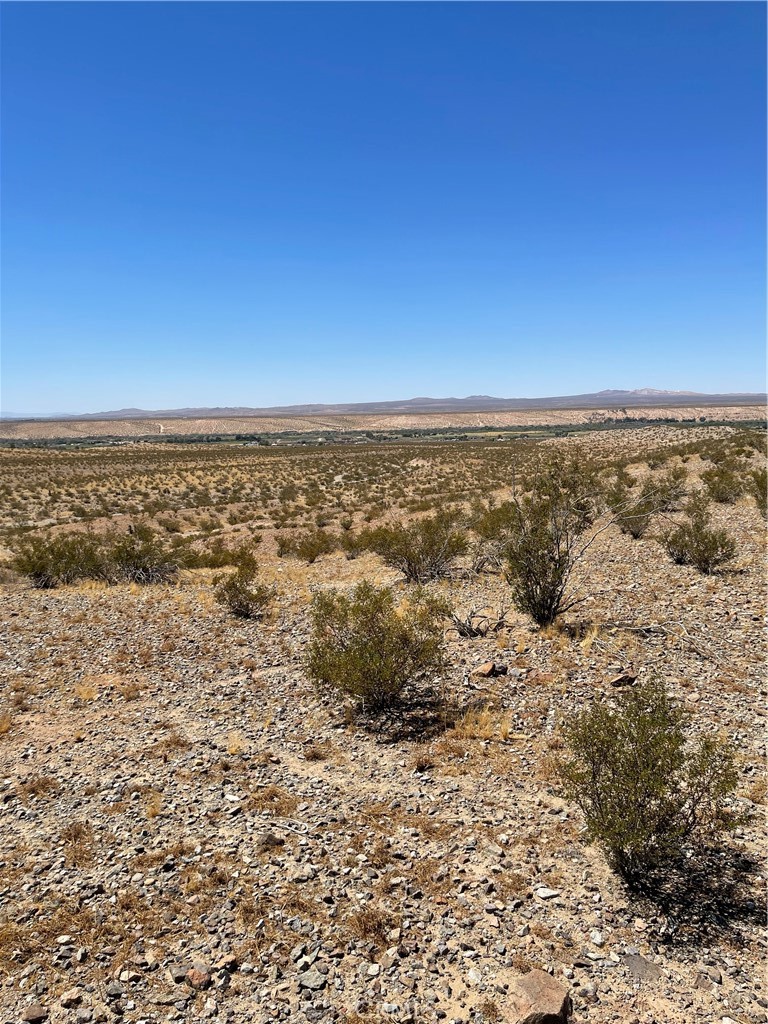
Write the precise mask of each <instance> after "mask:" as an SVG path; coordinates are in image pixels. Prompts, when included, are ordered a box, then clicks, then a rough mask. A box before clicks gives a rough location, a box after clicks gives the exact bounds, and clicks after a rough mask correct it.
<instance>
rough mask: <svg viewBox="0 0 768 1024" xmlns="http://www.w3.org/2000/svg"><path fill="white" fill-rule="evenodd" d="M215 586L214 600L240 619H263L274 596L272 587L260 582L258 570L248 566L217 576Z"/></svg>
mask: <svg viewBox="0 0 768 1024" xmlns="http://www.w3.org/2000/svg"><path fill="white" fill-rule="evenodd" d="M214 585H215V590H214V592H213V596H214V600H216V601H217V602H218V604H220V605H222V607H224V608H226V609H228V610H229V611H230V612H231V613H232V614H233V615H234V616H235V617H236V618H240V619H261V618H263V617H264V614H265V613H266V610H267V608H268V607H269V604H270V601H271V600H272V598H273V596H274V594H273V590H272V588H271V587H268V586H267V585H266V584H264V583H260V582H259V580H258V578H257V574H256V569H255V568H251V567H247V566H245V567H241V568H239V569H238V570H237V571H236V572H234V573H231V574H230V575H229V576H217V577H216V579H215V580H214Z"/></svg>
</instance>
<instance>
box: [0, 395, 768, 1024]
mask: <svg viewBox="0 0 768 1024" xmlns="http://www.w3.org/2000/svg"><path fill="white" fill-rule="evenodd" d="M680 412H681V415H682V414H683V413H684V414H685V415H686V416H688V415H690V413H691V410H688V409H686V410H680ZM747 412H749V413H750V414H753V412H754V411H753V410H747ZM668 414H669V410H665V415H668ZM701 414H702V415H707V416H710V415H711V416H713V417H717V418H718V419H721V418H723V416H724V410H702V411H701ZM498 415H499V416H502V415H503V417H504V420H505V422H508V421H509V418H510V415H511V414H498ZM547 415H548V416H549V417H551V416H552V415H554V414H547ZM563 415H566V414H563ZM568 415H573V416H581V415H586V414H582V413H573V414H568ZM745 415H746V413H745ZM749 418H751V415H750V417H749ZM389 419H390V418H387V422H388V423H389ZM429 419H430V421H432V419H433V418H432V417H430V418H429ZM549 421H551V420H548V422H549ZM185 422H186V421H185ZM564 422H567V421H564ZM574 422H583V421H578V420H575V421H574ZM162 425H163V427H165V428H166V429H169V424H168V423H167V422H164V423H163V424H162ZM9 426H10V425H8V424H5V425H4V429H6V430H7V429H8V428H9ZM29 426H30V425H24V424H19V425H18V427H19V429H20V430H21V429H26V428H27V427H29ZM33 426H34V427H35V428H38V427H39V428H41V429H44V428H46V427H48V426H49V425H47V424H34V425H33ZM68 426H71V427H72V428H73V429H74V428H76V427H77V426H78V424H70V425H68ZM87 426H88V428H94V427H97V426H98V424H93V423H89V424H87ZM129 426H130V427H131V428H133V427H136V426H137V424H135V423H131V424H129ZM105 427H108V428H109V431H110V432H113V431H114V430H115V427H116V424H115V423H112V422H111V423H108V424H106V425H105ZM174 429H175V428H174ZM215 429H216V430H217V431H220V430H221V429H222V428H221V427H220V426H218V427H216V428H215ZM233 429H234V428H233ZM237 429H238V430H239V429H241V428H240V427H238V428H237ZM259 429H260V430H265V429H271V428H266V427H264V426H263V425H260V427H259ZM277 429H282V428H277ZM301 429H304V426H302V428H301ZM366 429H368V428H367V427H366ZM19 436H21V435H19ZM553 457H556V458H558V459H566V460H568V459H573V460H576V465H577V466H579V467H580V471H581V475H582V476H583V478H584V479H587V478H589V479H592V478H594V480H595V481H597V483H598V484H599V487H600V491H599V496H598V497H599V500H598V497H596V498H595V505H594V509H592V510H591V511H590V515H589V516H587V517H586V518H585V519H584V520H583V521H582V523H581V525H580V529H582V530H583V536H584V538H585V540H586V539H589V541H590V542H589V544H588V545H586V546H585V547H584V551H583V557H581V558H580V559H579V561H578V563H577V564H576V565H575V566H574V570H573V574H572V576H571V578H570V579H569V581H568V588H567V594H568V598H569V601H568V603H571V601H573V602H576V603H573V604H572V605H571V607H570V608H569V609H568V610H566V611H564V612H563V613H562V614H559V615H557V616H556V617H555V619H554V621H553V622H552V623H551V624H549V625H536V623H535V622H534V621H533V619H532V617H531V615H530V614H528V613H526V612H525V611H523V610H521V608H520V606H519V604H516V602H515V599H514V594H513V588H512V586H511V583H510V579H511V578H512V577H511V576H510V572H511V571H512V570H511V568H510V565H511V562H510V561H509V560H510V559H511V558H512V555H510V554H509V551H510V550H511V549H510V548H509V543H510V541H509V537H508V536H507V535H506V534H504V533H503V530H502V529H501V527H498V523H499V522H502V525H503V521H504V520H503V511H502V513H499V512H498V510H499V509H502V510H505V509H508V507H509V506H508V505H507V504H505V503H508V502H509V501H510V498H511V496H512V488H513V485H514V486H515V487H516V489H517V492H516V493H519V494H523V495H531V494H535V493H536V492H535V487H536V481H537V479H538V478H537V475H536V474H537V473H538V472H539V471H540V467H541V466H545V467H546V466H547V465H550V463H551V462H552V459H553ZM552 464H554V465H560V463H559V462H556V463H552ZM562 464H563V465H568V464H569V463H567V462H565V463H562ZM765 465H766V458H765V436H764V433H763V432H762V431H755V430H744V429H741V428H739V427H738V425H734V426H708V425H706V424H704V423H701V424H697V425H695V426H683V425H680V426H674V425H655V426H647V427H638V428H637V429H622V430H616V431H606V430H601V431H599V432H594V433H590V432H584V433H583V434H580V435H578V436H574V437H570V438H565V439H550V440H545V441H541V442H534V441H530V440H521V441H509V442H505V443H496V442H491V441H489V442H486V443H480V442H474V441H467V442H463V443H434V444H430V445H423V444H421V445H420V444H416V443H414V444H405V443H402V444H401V443H392V444H389V445H376V444H371V445H365V446H344V445H341V446H338V447H334V448H327V447H325V448H324V447H317V448H309V447H307V448H291V447H286V448H273V447H267V448H256V447H250V448H236V447H231V446H229V445H227V446H215V445H208V446H202V445H200V446H193V445H178V446H169V445H161V444H158V445H146V444H144V445H127V446H125V447H119V448H96V449H89V450H76V451H61V452H57V451H48V450H38V449H31V450H19V449H16V450H11V449H3V450H0V471H1V472H0V480H2V483H0V540H1V542H2V547H1V548H0V559H2V560H3V567H2V569H1V570H0V572H1V573H2V576H0V596H1V598H2V605H3V613H2V616H0V650H1V651H2V659H3V674H4V686H3V688H2V691H0V801H1V802H2V807H3V814H2V815H1V816H0V1010H1V1012H0V1017H1V1018H2V1020H3V1021H5V1020H7V1021H9V1022H11V1021H28V1022H29V1021H46V1020H48V1021H53V1022H57V1021H58V1022H72V1024H75V1022H76V1024H87V1022H90V1021H112V1020H123V1021H127V1022H132V1024H139V1022H145V1024H150V1022H151V1024H160V1022H165V1021H174V1022H176V1021H178V1022H182V1021H197V1020H221V1021H227V1022H230V1024H240V1022H243V1024H245V1022H256V1024H272V1022H275V1021H286V1022H288V1021H290V1022H298V1024H306V1022H311V1024H316V1022H320V1021H328V1022H339V1024H343V1022H347V1024H383V1022H385V1021H390V1022H394V1024H436V1022H446V1024H470V1022H471V1024H492V1022H501V1021H504V1022H509V1024H518V1022H522V1021H528V1022H529V1024H532V1022H533V1021H543V1020H550V1021H559V1022H563V1024H564V1022H565V1021H567V1020H571V1021H573V1022H577V1024H588V1022H589V1024H592V1022H593V1024H609V1022H610V1024H632V1022H634V1024H679V1022H681V1021H691V1022H702V1024H705V1022H707V1024H709V1022H718V1024H757V1022H760V1021H765V1020H766V1016H767V1013H766V1011H767V1010H768V988H766V985H765V979H764V962H765V955H766V930H765V917H764V906H765V862H764V849H765V828H764V825H765V803H766V791H767V789H768V787H767V786H766V781H765V774H764V766H765V727H764V708H765V698H766V695H767V694H768V689H767V688H766V678H765V657H764V655H765V644H764V632H763V629H764V616H765V611H766V608H765V587H764V564H765V563H764V557H765V545H764V538H765V518H764V498H761V495H763V494H764V476H761V472H762V473H763V474H764V471H765ZM622 487H623V488H625V491H623V492H622V501H621V502H618V503H617V499H616V494H617V493H618V490H619V489H620V488H622ZM595 493H596V494H598V492H597V491H595ZM627 494H628V495H630V499H629V500H624V499H625V496H626V495H627ZM643 495H645V496H646V497H645V498H644V499H643V500H645V501H646V504H645V505H644V506H642V509H644V510H645V512H644V513H643V514H646V513H647V517H646V519H645V520H643V529H642V531H640V534H639V536H638V537H637V538H635V537H634V536H633V535H632V532H631V530H633V529H636V523H637V517H638V516H639V513H638V512H635V513H633V514H634V515H635V518H634V519H633V518H631V517H630V518H626V516H627V515H628V513H627V512H626V509H627V508H629V507H630V504H631V506H632V508H633V509H634V510H637V509H641V505H640V504H639V503H640V501H641V498H642V496H643ZM649 495H650V496H652V499H653V500H652V501H651V502H650V503H649V500H648V496H649ZM660 495H663V499H664V500H663V502H662V500H661V498H660V497H659V496H660ZM697 495H698V496H699V497H700V498H703V497H704V496H706V498H707V499H708V504H707V505H706V516H707V517H708V518H707V522H708V524H709V525H708V529H710V530H711V531H714V532H717V531H722V532H724V534H725V535H726V538H725V540H728V541H731V542H732V547H731V548H730V550H729V552H726V554H727V557H725V558H724V559H723V561H722V562H721V563H718V564H716V565H712V566H711V567H707V571H700V569H699V568H697V567H696V565H694V564H684V563H680V562H676V561H675V560H674V557H673V555H671V554H670V550H674V547H673V546H672V548H670V543H669V536H670V534H671V533H673V532H674V531H675V530H676V529H679V528H681V527H682V526H684V525H686V524H687V523H689V521H691V516H692V515H693V513H692V512H691V511H690V509H691V508H692V507H693V506H691V505H690V501H691V498H692V497H694V498H695V497H696V496H697ZM605 496H607V497H605ZM761 501H762V502H763V504H762V508H763V511H761V507H760V506H761ZM611 502H613V505H611V504H610V503H611ZM702 507H703V505H702ZM446 509H449V511H450V510H452V511H451V512H450V514H451V515H452V516H453V518H452V519H451V520H450V523H451V526H450V529H451V530H452V531H453V533H454V534H456V533H458V534H459V535H460V539H461V540H462V543H463V546H458V547H457V553H456V555H455V557H451V558H448V559H447V561H446V564H445V565H444V566H443V567H442V568H443V571H441V572H439V573H435V574H434V575H432V576H431V577H430V578H429V580H428V581H427V582H426V584H425V586H424V587H423V588H422V589H421V590H419V588H418V587H417V586H416V585H415V584H413V583H410V582H408V581H407V579H406V577H405V575H404V573H403V572H402V571H400V569H398V568H396V567H394V566H393V565H392V564H391V560H388V558H387V556H386V555H382V554H381V553H379V552H380V551H381V550H384V548H383V547H382V546H381V537H382V536H383V534H376V529H377V528H381V527H392V528H395V527H398V526H404V525H406V524H413V523H418V522H424V521H427V522H429V521H432V519H433V518H434V517H436V515H438V518H439V514H444V513H445V512H446ZM617 509H620V510H624V515H625V519H624V520H621V521H620V520H619V518H617V515H618V513H617V511H616V510H617ZM630 528H631V529H630ZM637 529H638V530H639V527H637ZM143 531H144V532H143ZM73 532H77V533H78V535H79V536H80V537H81V538H87V541H83V544H86V547H82V548H79V549H78V556H77V557H78V558H79V562H77V564H75V563H74V562H73V559H72V557H70V556H71V550H70V549H67V551H68V552H69V553H68V554H67V553H66V552H64V549H63V548H62V549H56V547H55V542H56V541H57V540H61V539H62V538H64V539H65V540H66V538H69V537H70V536H71V535H72V534H73ZM377 538H378V540H377ZM377 544H378V545H379V552H377V550H376V545H377ZM505 544H507V546H506V547H505ZM87 545H90V547H87ZM99 545H101V547H100V546H99ZM105 545H106V546H105ZM109 545H112V548H109V550H110V551H111V552H112V555H111V556H110V557H113V558H114V561H113V562H111V563H109V565H108V566H107V568H105V567H104V566H105V565H107V563H104V565H102V564H101V563H98V558H101V557H102V556H103V554H104V551H106V550H107V547H108V546H109ZM142 545H144V547H142ZM726 546H727V545H726ZM86 548H87V550H86ZM118 549H119V551H120V558H121V559H122V561H118V556H117V555H116V554H115V552H117V551H118ZM57 551H58V554H56V552H57ZM24 552H26V555H24V557H23V558H22V557H21V555H20V553H21V554H23V553H24ZM126 552H127V554H126ZM65 554H66V557H65ZM86 554H87V555H88V558H90V559H91V561H90V562H89V563H88V565H86V564H85V560H86ZM139 554H141V558H139ZM150 556H151V557H150ZM25 559H26V561H25ZM57 559H58V560H57ZM67 559H68V561H67ZM75 561H76V560H75ZM65 562H66V564H65ZM97 563H98V564H97ZM118 568H119V571H118ZM44 570H45V571H47V572H48V573H49V575H48V576H47V577H46V576H45V575H44ZM129 570H130V572H129ZM150 570H152V571H156V573H155V575H153V574H152V571H150ZM35 573H37V575H35ZM56 573H59V576H58V577H57V576H56ZM131 573H132V575H131ZM238 573H241V574H242V576H243V579H245V581H246V582H247V585H248V587H250V588H252V589H253V588H255V587H257V586H259V587H263V588H265V589H264V592H263V594H262V596H263V605H261V606H260V607H259V610H258V612H257V613H256V614H255V617H252V618H249V617H238V616H237V615H234V614H233V613H232V610H231V605H230V606H228V605H227V604H226V603H225V604H222V603H220V601H219V598H220V596H221V586H222V583H223V582H225V581H226V580H227V579H230V580H231V579H233V578H234V576H236V575H237V574H238ZM78 574H79V575H78ZM153 580H154V582H152V581H153ZM362 581H366V582H368V583H370V584H373V586H374V587H375V588H377V590H386V591H388V592H389V593H390V594H391V595H392V599H393V603H394V605H396V607H397V609H398V611H397V615H398V617H399V621H408V616H409V615H410V614H411V613H412V612H413V609H414V608H417V607H419V602H420V601H431V602H432V607H434V608H436V609H438V611H436V612H435V615H436V616H437V618H436V619H433V620H430V621H432V622H434V623H436V625H435V626H434V636H435V637H436V638H437V640H438V641H439V643H440V645H441V647H442V662H441V664H440V667H439V668H433V669H429V670H427V669H425V670H424V671H423V672H414V673H413V674H412V676H411V677H410V678H409V679H408V682H407V685H406V686H405V688H404V690H403V692H402V695H401V697H402V699H401V700H400V701H399V702H398V703H396V704H394V705H393V706H391V707H387V708H385V709H384V710H383V711H380V712H377V713H373V712H372V711H371V708H370V705H366V704H363V705H361V704H360V703H359V702H357V701H355V700H354V699H353V697H352V696H351V695H350V694H348V693H345V692H343V691H341V690H339V689H337V688H335V687H334V686H330V685H326V686H319V687H318V686H317V685H316V683H315V681H314V680H313V677H312V671H311V666H310V663H309V660H308V652H309V650H310V645H311V643H312V640H313V637H315V638H317V636H318V633H317V620H316V614H315V609H316V607H317V595H319V594H320V595H322V594H328V593H329V592H331V591H335V590H337V591H339V592H340V593H341V594H342V595H345V596H347V597H349V596H350V595H353V594H354V593H355V592H356V591H355V588H356V587H357V585H358V584H359V583H361V582H362ZM35 583H37V586H36V585H35ZM48 584H51V585H50V586H49V585H48ZM440 609H441V610H440ZM425 621H426V620H425ZM319 635H320V637H321V639H322V638H323V637H324V638H325V641H327V643H328V644H330V643H331V639H330V638H331V633H330V632H326V633H322V632H321V633H320V634H319ZM325 641H324V642H325ZM383 646H384V644H383V642H382V645H381V648H382V650H383ZM375 662H376V657H375V652H374V655H373V656H369V661H368V663H367V664H366V665H365V666H364V670H365V671H364V672H363V677H364V678H365V677H366V676H368V677H370V678H375V676H376V663H375ZM651 679H661V680H663V681H664V683H665V684H666V686H667V688H668V691H669V694H670V696H671V699H672V701H673V703H674V706H675V708H679V709H681V710H682V711H683V712H684V713H685V715H686V716H687V723H688V725H687V728H688V730H689V735H690V738H691V741H692V742H696V743H698V742H699V741H700V740H701V739H702V738H712V739H722V740H723V741H727V743H728V744H730V746H731V748H732V752H733V758H734V765H735V776H734V784H733V788H732V789H731V790H729V792H728V795H727V797H726V799H725V802H724V805H723V814H724V816H725V818H724V820H727V821H728V823H729V824H730V825H731V829H730V831H729V832H728V833H725V834H718V836H717V838H716V839H714V838H713V839H712V840H711V841H710V842H708V843H707V844H705V845H703V846H694V845H691V846H688V845H687V842H686V841H683V840H681V842H680V844H679V846H680V849H679V853H680V856H679V857H677V858H676V859H673V861H670V862H669V863H668V864H667V866H666V868H665V871H664V872H662V874H661V875H658V874H654V873H653V872H651V871H650V870H649V871H648V873H647V875H644V876H643V877H642V878H640V879H635V880H634V881H633V882H632V883H631V884H630V882H629V881H627V880H626V878H624V877H622V875H621V874H620V873H618V872H617V871H615V870H612V869H611V867H610V866H609V863H608V860H607V858H606V853H605V849H604V848H603V847H602V846H601V845H600V844H599V843H598V842H594V841H592V840H591V839H590V836H588V835H587V832H586V829H585V818H584V814H583V813H582V810H580V809H579V806H578V805H577V803H576V802H574V801H573V800H570V799H568V798H567V797H566V795H565V794H564V791H563V785H562V782H561V776H560V774H559V772H560V769H559V768H558V764H559V762H560V761H561V760H562V758H564V757H565V756H566V754H567V752H568V744H567V742H566V736H567V728H566V726H567V723H568V721H569V720H570V719H571V716H573V715H574V714H575V713H577V712H580V711H584V710H585V709H589V708H592V707H595V706H605V707H615V706H618V704H619V702H621V700H622V699H623V695H624V694H625V693H626V692H628V691H630V690H632V689H633V687H637V686H642V685H644V684H645V683H646V682H647V681H648V680H651ZM628 806H629V805H628ZM536 1013H538V1014H549V1015H550V1016H548V1017H546V1016H545V1017H541V1016H540V1017H536V1016H533V1014H536Z"/></svg>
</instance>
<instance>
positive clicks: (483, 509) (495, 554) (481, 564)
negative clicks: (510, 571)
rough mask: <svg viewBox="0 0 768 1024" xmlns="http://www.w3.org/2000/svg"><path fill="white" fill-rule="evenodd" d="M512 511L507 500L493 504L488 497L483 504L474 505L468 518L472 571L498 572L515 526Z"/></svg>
mask: <svg viewBox="0 0 768 1024" xmlns="http://www.w3.org/2000/svg"><path fill="white" fill-rule="evenodd" d="M515 515H516V513H515V508H514V505H513V504H512V502H510V501H505V502H502V503H501V504H500V505H496V504H494V502H493V501H492V500H489V501H488V502H487V503H486V504H482V503H477V504H476V505H475V507H474V508H473V510H472V517H471V520H470V525H471V527H472V531H473V533H474V534H475V537H476V539H475V541H474V542H473V543H472V546H471V548H470V556H471V568H472V571H473V572H476V573H482V572H490V573H494V572H501V570H502V567H503V565H504V556H505V553H506V549H507V545H508V544H509V541H510V538H511V535H512V533H513V532H514V529H515V522H516V519H515Z"/></svg>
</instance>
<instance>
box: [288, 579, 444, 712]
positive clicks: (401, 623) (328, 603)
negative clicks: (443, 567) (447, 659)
mask: <svg viewBox="0 0 768 1024" xmlns="http://www.w3.org/2000/svg"><path fill="white" fill-rule="evenodd" d="M445 612H446V609H445V608H444V607H443V606H442V605H441V604H440V603H439V602H436V601H435V600H434V599H430V598H428V597H427V596H426V595H424V594H423V593H417V595H416V598H415V600H413V601H412V602H411V603H410V604H409V605H408V606H407V607H405V608H404V609H402V610H398V609H397V608H396V607H395V600H394V597H393V595H392V593H391V591H389V590H386V589H378V588H376V587H374V586H373V585H372V584H370V583H368V582H363V583H360V584H359V585H358V586H357V587H355V589H354V590H353V591H352V593H351V594H349V595H347V594H344V593H341V592H339V591H335V590H329V591H324V592H322V593H318V594H316V595H315V597H314V599H313V601H312V607H311V620H312V635H311V638H310V641H309V644H308V648H307V655H306V661H305V664H306V670H307V674H308V675H309V677H310V679H312V680H313V681H314V682H315V683H316V684H317V685H318V686H319V687H321V688H323V689H329V690H332V691H338V692H340V693H342V694H345V695H346V696H348V697H352V698H353V699H354V700H355V702H356V703H358V704H361V705H363V707H364V708H365V709H366V710H369V711H380V710H383V709H385V708H389V707H392V706H394V705H396V704H398V703H399V702H400V700H401V699H402V695H403V691H404V690H405V689H406V687H407V686H409V684H413V683H414V681H415V680H416V679H417V678H418V677H420V676H423V675H425V674H427V673H430V672H437V671H439V670H440V668H441V667H442V665H443V634H442V630H441V629H440V620H441V618H442V617H443V616H444V615H445Z"/></svg>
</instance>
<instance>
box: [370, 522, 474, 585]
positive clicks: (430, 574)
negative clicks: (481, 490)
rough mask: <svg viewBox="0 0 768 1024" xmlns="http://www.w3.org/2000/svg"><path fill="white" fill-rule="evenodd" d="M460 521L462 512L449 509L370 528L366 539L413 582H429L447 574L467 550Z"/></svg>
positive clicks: (371, 549) (381, 555)
mask: <svg viewBox="0 0 768 1024" xmlns="http://www.w3.org/2000/svg"><path fill="white" fill-rule="evenodd" d="M460 522H461V520H460V515H459V513H458V512H457V511H455V510H451V509H448V510H445V511H442V512H436V513H435V514H434V515H432V516H428V517H427V518H425V519H417V520H414V521H413V522H410V523H395V524H393V525H390V526H379V527H376V528H375V529H372V530H368V531H366V533H365V534H364V538H363V543H364V544H365V546H366V547H367V548H368V549H369V550H370V551H375V552H376V554H377V555H379V556H380V557H381V558H382V559H383V560H384V562H385V563H386V564H387V565H389V566H391V567H392V568H393V569H398V570H399V571H400V572H402V573H403V575H404V576H405V578H406V580H408V582H409V583H428V582H429V581H430V580H435V579H439V578H440V577H442V576H445V575H447V573H448V571H449V570H450V568H451V567H452V565H453V563H454V562H455V561H456V559H457V558H458V557H459V556H460V555H463V554H465V553H466V551H467V547H468V541H467V537H466V532H465V531H464V529H462V528H461V526H460Z"/></svg>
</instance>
